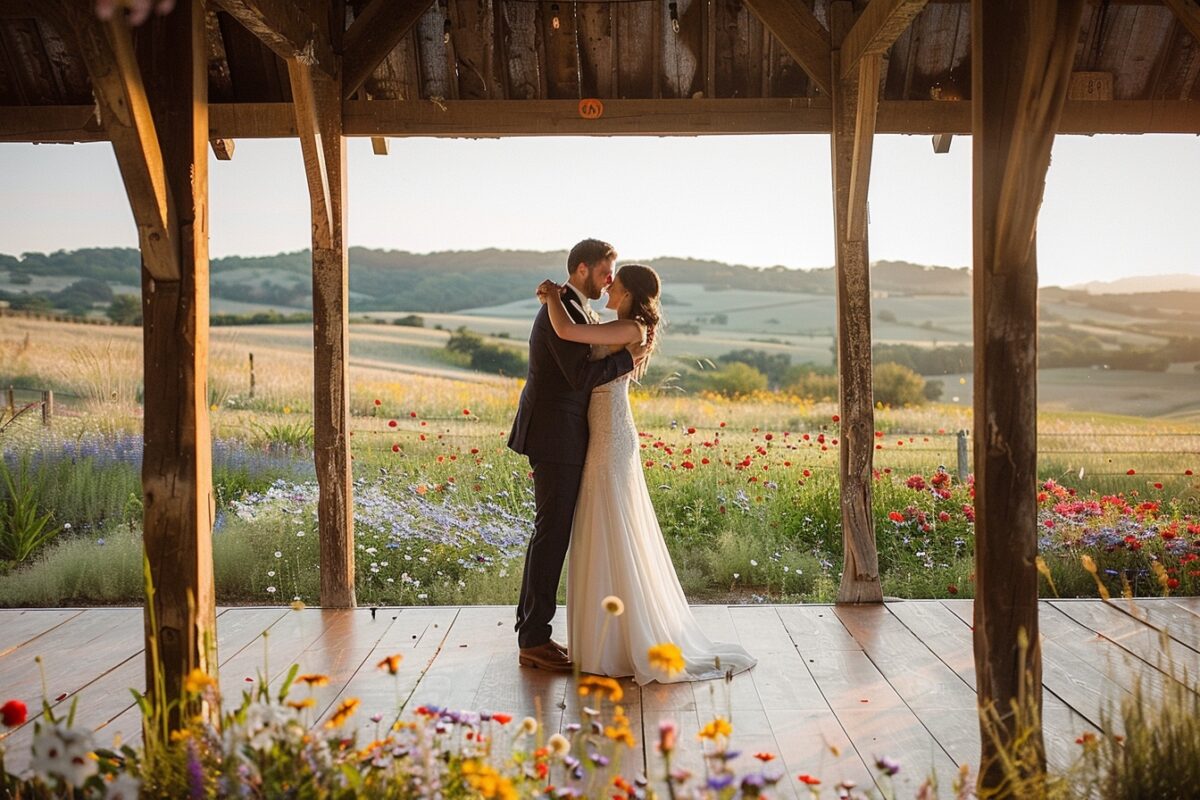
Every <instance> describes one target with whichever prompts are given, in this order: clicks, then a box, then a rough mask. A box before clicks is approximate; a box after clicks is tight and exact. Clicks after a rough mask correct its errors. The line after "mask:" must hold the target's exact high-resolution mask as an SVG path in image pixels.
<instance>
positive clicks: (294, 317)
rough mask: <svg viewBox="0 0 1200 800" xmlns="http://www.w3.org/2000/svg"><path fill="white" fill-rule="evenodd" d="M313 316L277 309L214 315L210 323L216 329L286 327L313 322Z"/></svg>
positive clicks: (302, 312)
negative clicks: (227, 327) (284, 312)
mask: <svg viewBox="0 0 1200 800" xmlns="http://www.w3.org/2000/svg"><path fill="white" fill-rule="evenodd" d="M312 319H313V316H312V314H310V313H309V312H307V311H296V312H293V313H291V314H280V313H279V312H278V311H276V310H275V309H273V308H272V309H268V310H266V311H247V312H245V313H242V314H213V315H211V316H210V317H209V322H210V324H212V325H213V326H215V327H219V326H222V325H286V324H289V323H296V322H312Z"/></svg>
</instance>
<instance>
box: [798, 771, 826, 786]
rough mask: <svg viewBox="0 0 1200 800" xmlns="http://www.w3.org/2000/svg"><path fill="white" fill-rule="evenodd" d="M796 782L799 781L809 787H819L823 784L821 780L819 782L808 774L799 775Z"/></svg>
mask: <svg viewBox="0 0 1200 800" xmlns="http://www.w3.org/2000/svg"><path fill="white" fill-rule="evenodd" d="M796 780H798V781H800V782H801V783H803V784H806V785H808V786H818V785H820V783H821V781H820V780H818V779H817V778H814V777H813V776H812V775H809V774H808V773H807V772H806V773H804V774H803V775H797V776H796Z"/></svg>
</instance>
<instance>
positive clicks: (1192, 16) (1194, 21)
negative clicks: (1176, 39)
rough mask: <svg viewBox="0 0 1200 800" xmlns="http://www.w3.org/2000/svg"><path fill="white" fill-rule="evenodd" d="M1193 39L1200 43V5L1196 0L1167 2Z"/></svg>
mask: <svg viewBox="0 0 1200 800" xmlns="http://www.w3.org/2000/svg"><path fill="white" fill-rule="evenodd" d="M1166 4H1167V5H1168V6H1170V7H1171V10H1172V11H1174V12H1175V16H1176V17H1177V18H1178V19H1179V21H1180V22H1181V23H1183V27H1185V28H1187V32H1188V33H1190V34H1191V35H1192V38H1193V39H1195V40H1196V41H1197V42H1200V5H1197V4H1196V2H1195V0H1166Z"/></svg>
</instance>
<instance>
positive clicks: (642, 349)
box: [625, 342, 650, 364]
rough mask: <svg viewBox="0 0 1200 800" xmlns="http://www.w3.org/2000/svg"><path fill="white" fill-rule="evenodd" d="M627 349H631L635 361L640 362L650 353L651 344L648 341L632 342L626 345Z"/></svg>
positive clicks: (635, 362) (630, 352)
mask: <svg viewBox="0 0 1200 800" xmlns="http://www.w3.org/2000/svg"><path fill="white" fill-rule="evenodd" d="M625 349H626V350H628V351H629V355H631V356H633V363H634V364H640V363H642V362H643V361H645V360H646V357H647V356H648V355H650V344H649V343H648V342H630V343H629V344H627V345H625Z"/></svg>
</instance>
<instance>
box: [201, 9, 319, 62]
mask: <svg viewBox="0 0 1200 800" xmlns="http://www.w3.org/2000/svg"><path fill="white" fill-rule="evenodd" d="M214 2H215V3H216V5H217V6H219V7H220V8H221V9H222V10H224V11H225V12H226V13H228V14H229V15H230V16H231V17H233V18H234V19H236V20H237V21H238V22H240V23H241V24H242V25H243V26H244V27H245V28H246V30H248V31H250V32H251V33H252V34H254V35H255V36H256V37H257V38H258V40H259V41H261V42H262V43H263V44H264V45H266V46H267V47H269V48H270V49H271V50H273V51H274V52H275V54H276V55H277V56H279V57H280V58H282V59H283V60H284V61H285V62H287V61H288V60H290V59H293V58H300V59H301V60H303V61H304V62H305V63H306V64H308V65H309V66H312V67H316V68H317V69H318V70H320V71H321V72H322V73H323V74H325V75H328V76H331V77H332V76H333V75H334V74H335V70H336V64H335V56H334V53H333V48H332V47H331V46H330V44H329V11H328V8H327V4H326V3H323V2H319V0H214Z"/></svg>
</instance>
